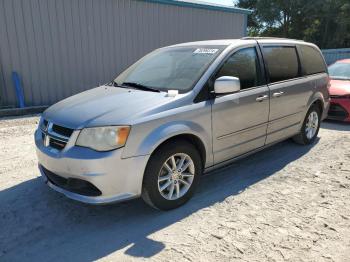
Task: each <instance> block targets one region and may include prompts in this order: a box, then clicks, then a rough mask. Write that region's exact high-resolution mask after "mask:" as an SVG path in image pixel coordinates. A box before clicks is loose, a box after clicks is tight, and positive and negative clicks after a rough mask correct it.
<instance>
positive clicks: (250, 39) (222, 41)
mask: <svg viewBox="0 0 350 262" xmlns="http://www.w3.org/2000/svg"><path fill="white" fill-rule="evenodd" d="M256 41H258V42H259V43H261V44H303V45H313V44H311V43H308V42H304V41H301V40H294V39H288V38H275V37H269V38H257V37H244V38H240V39H217V40H205V41H195V42H188V43H181V44H177V45H174V46H188V45H193V46H197V45H198V46H200V45H208V46H209V45H222V46H228V45H232V44H234V45H240V44H246V43H247V42H252V43H254V42H256Z"/></svg>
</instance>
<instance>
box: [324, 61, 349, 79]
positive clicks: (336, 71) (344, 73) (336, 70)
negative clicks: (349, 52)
mask: <svg viewBox="0 0 350 262" xmlns="http://www.w3.org/2000/svg"><path fill="white" fill-rule="evenodd" d="M328 71H329V76H330V77H331V78H332V79H340V80H350V63H335V64H333V65H331V66H330V67H329V68H328Z"/></svg>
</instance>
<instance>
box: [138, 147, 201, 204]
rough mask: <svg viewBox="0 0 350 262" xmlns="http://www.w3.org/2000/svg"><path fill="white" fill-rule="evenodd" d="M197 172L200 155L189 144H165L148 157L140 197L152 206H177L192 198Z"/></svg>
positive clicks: (199, 171) (198, 175)
mask: <svg viewBox="0 0 350 262" xmlns="http://www.w3.org/2000/svg"><path fill="white" fill-rule="evenodd" d="M201 173H202V161H201V157H200V155H199V153H198V151H197V150H196V148H195V147H194V146H193V145H192V144H191V143H188V142H187V141H182V140H181V141H176V142H175V141H174V142H170V143H166V144H164V145H163V146H161V147H160V148H159V149H158V150H157V151H156V152H155V153H154V154H153V155H152V156H151V158H150V161H149V163H148V165H147V168H146V171H145V176H144V180H143V188H142V198H143V200H144V201H145V202H146V203H147V204H149V205H150V206H152V207H154V208H156V209H161V210H169V209H173V208H177V207H179V206H181V205H183V204H184V203H186V202H187V201H188V200H189V199H190V198H191V197H192V195H193V193H194V190H195V188H196V187H197V184H198V182H199V178H200V175H201Z"/></svg>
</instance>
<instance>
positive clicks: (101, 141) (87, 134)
mask: <svg viewBox="0 0 350 262" xmlns="http://www.w3.org/2000/svg"><path fill="white" fill-rule="evenodd" d="M129 132H130V126H106V127H92V128H84V129H82V130H81V131H80V134H79V136H78V139H77V142H76V145H77V146H83V147H89V148H91V149H94V150H96V151H109V150H113V149H117V148H120V147H123V146H124V145H125V143H126V140H127V138H128V135H129Z"/></svg>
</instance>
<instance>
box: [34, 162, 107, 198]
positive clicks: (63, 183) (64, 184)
mask: <svg viewBox="0 0 350 262" xmlns="http://www.w3.org/2000/svg"><path fill="white" fill-rule="evenodd" d="M40 167H41V169H42V171H43V172H44V174H45V176H46V177H47V179H48V180H49V181H50V182H51V183H52V184H54V185H55V186H58V187H60V188H63V189H65V190H67V191H70V192H73V193H77V194H80V195H84V196H100V195H102V192H101V191H100V190H99V189H98V188H97V187H95V186H94V185H93V184H91V183H90V182H88V181H85V180H83V179H78V178H65V177H61V176H59V175H57V174H55V173H53V172H51V171H49V170H47V169H46V168H45V167H43V166H40Z"/></svg>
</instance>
